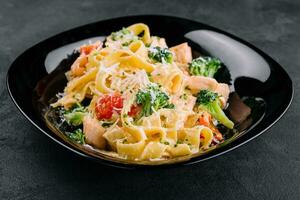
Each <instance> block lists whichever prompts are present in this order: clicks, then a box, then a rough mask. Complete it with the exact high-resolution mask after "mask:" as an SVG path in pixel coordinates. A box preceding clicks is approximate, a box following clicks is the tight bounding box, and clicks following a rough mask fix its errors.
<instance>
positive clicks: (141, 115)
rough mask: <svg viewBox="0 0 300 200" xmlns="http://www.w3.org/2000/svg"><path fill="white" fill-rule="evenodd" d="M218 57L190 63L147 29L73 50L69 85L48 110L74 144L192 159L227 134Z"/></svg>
mask: <svg viewBox="0 0 300 200" xmlns="http://www.w3.org/2000/svg"><path fill="white" fill-rule="evenodd" d="M221 63H222V62H221V61H220V60H219V59H218V58H213V57H209V56H202V55H201V56H200V57H194V58H193V55H192V49H191V47H190V46H189V45H188V43H182V44H178V45H176V46H173V47H168V46H167V43H166V40H165V39H164V38H161V37H157V36H151V34H150V30H149V27H148V26H147V25H145V24H142V23H138V24H133V25H131V26H129V27H127V28H122V29H121V30H119V31H116V32H113V33H111V35H109V36H108V37H106V39H105V41H103V42H101V41H98V42H95V43H92V44H86V45H83V46H81V47H80V48H79V56H78V57H77V59H76V60H75V62H74V63H73V64H72V65H71V67H70V70H69V71H68V72H66V77H67V80H68V83H67V85H66V87H65V88H64V91H63V92H62V93H59V94H57V97H58V98H57V99H56V101H55V102H53V103H52V104H51V107H52V108H53V109H58V110H59V113H60V117H61V120H62V123H64V124H67V126H68V127H69V131H66V132H65V135H67V136H68V138H70V139H71V140H72V141H74V142H76V143H79V144H82V145H88V146H91V147H93V148H94V149H98V150H102V151H104V152H108V153H110V155H115V156H118V157H120V158H123V159H128V160H150V161H152V160H161V159H170V158H175V157H180V156H186V155H192V154H195V153H198V152H201V151H205V150H207V149H209V148H210V147H213V146H216V145H218V144H220V143H222V142H223V141H224V137H223V134H222V133H221V131H220V127H225V128H227V129H233V127H234V123H233V122H232V121H231V120H230V119H229V118H228V117H227V116H226V115H225V113H224V111H223V110H224V109H225V108H226V106H227V104H228V103H227V100H228V96H229V93H230V90H229V86H228V85H227V84H225V83H219V82H217V81H216V79H214V75H215V74H216V73H217V72H218V70H219V69H220V68H221Z"/></svg>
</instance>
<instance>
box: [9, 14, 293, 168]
mask: <svg viewBox="0 0 300 200" xmlns="http://www.w3.org/2000/svg"><path fill="white" fill-rule="evenodd" d="M138 22H143V23H145V24H147V25H148V26H149V27H150V30H151V33H152V35H158V36H161V37H165V38H166V39H167V42H168V45H169V46H172V45H175V44H179V43H181V42H184V41H187V42H189V44H190V45H191V46H192V48H193V49H196V50H198V51H199V52H201V53H205V54H209V55H212V56H215V57H218V58H220V59H221V60H222V61H223V62H224V64H225V65H226V66H227V68H228V70H229V71H230V74H231V80H232V81H231V82H232V85H231V89H232V90H234V91H235V92H236V93H237V94H238V95H239V96H241V97H245V96H255V97H260V98H262V99H263V100H264V101H265V105H266V106H265V108H264V114H263V115H262V116H261V117H260V119H259V120H258V121H257V122H256V123H254V124H252V125H251V126H250V127H248V128H247V129H246V131H244V132H243V134H241V135H239V137H236V138H235V139H234V140H232V141H230V142H227V143H226V144H225V145H221V146H219V147H218V148H215V149H213V150H211V151H208V152H206V153H205V154H203V155H199V156H196V157H191V158H189V159H185V160H183V161H180V162H175V163H177V164H178V163H180V164H192V163H196V162H201V161H204V160H207V159H210V158H213V157H216V156H218V155H222V154H224V153H226V152H228V151H231V150H233V149H235V148H237V147H239V146H241V145H242V144H245V143H246V142H248V141H250V140H252V139H253V138H255V137H257V136H258V135H260V134H261V133H263V132H265V131H266V130H267V129H268V128H269V127H270V126H272V125H273V124H274V123H275V122H276V121H278V120H279V119H280V117H281V116H282V115H283V114H284V113H285V111H286V110H287V109H288V107H289V105H290V103H291V101H292V98H293V86H292V81H291V79H290V77H289V76H288V74H287V73H286V72H285V71H284V69H283V68H282V67H281V66H280V65H279V64H278V63H277V62H276V61H274V60H273V59H272V58H271V57H270V56H268V55H266V54H265V53H264V52H262V51H261V50H259V49H257V48H256V47H254V46H253V45H251V44H249V43H247V42H245V41H243V40H241V39H239V38H237V37H236V36H233V35H231V34H229V33H226V32H224V31H221V30H219V29H217V28H214V27H211V26H208V25H205V24H202V23H199V22H195V21H191V20H187V19H182V18H177V17H169V16H150V15H147V16H132V17H122V18H116V19H110V20H105V21H100V22H96V23H92V24H88V25H85V26H81V27H78V28H75V29H72V30H69V31H66V32H63V33H61V34H58V35H56V36H53V37H51V38H49V39H47V40H45V41H43V42H40V43H39V44H37V45H35V46H33V47H31V48H30V49H28V50H26V51H25V52H24V53H23V54H22V55H20V56H19V57H18V58H17V59H16V60H15V61H14V62H13V64H12V65H11V67H10V69H9V71H8V74H7V87H8V90H9V93H10V96H11V98H12V99H13V101H14V103H15V104H16V106H17V107H18V109H19V110H20V111H21V113H22V114H23V115H24V116H25V117H26V118H27V119H28V120H29V121H30V122H31V123H32V124H33V125H34V126H35V127H37V128H38V129H39V130H40V131H41V132H43V133H44V134H46V135H47V136H48V137H50V138H51V139H53V140H54V141H55V142H57V143H58V144H60V145H62V146H64V147H66V148H67V149H69V150H71V151H73V152H74V153H77V154H79V155H81V156H84V157H87V158H90V159H93V160H96V161H99V162H100V163H103V164H107V165H112V166H118V167H129V168H132V167H137V166H145V165H136V164H134V163H129V164H128V163H122V162H115V161H114V160H112V159H109V158H107V157H104V156H103V157H102V156H99V155H98V156H97V155H94V154H92V153H89V152H86V151H84V150H82V149H81V148H79V147H77V146H76V145H72V144H71V143H69V142H67V141H66V140H63V139H62V138H61V137H58V136H57V135H56V134H55V133H54V132H52V131H51V130H50V129H49V128H48V127H47V126H46V124H45V122H44V120H43V117H42V116H41V113H39V112H37V111H38V110H40V108H38V106H39V102H38V101H37V98H36V96H38V95H39V92H42V91H44V90H45V88H47V87H48V89H49V88H51V90H53V94H55V93H56V92H57V91H59V90H61V88H63V87H64V85H60V84H57V85H55V81H54V82H53V81H52V79H51V78H50V79H49V75H48V74H49V73H50V72H52V71H53V70H54V69H55V68H57V66H58V65H62V64H63V65H67V64H68V63H67V60H64V59H65V58H67V54H71V53H72V50H73V49H74V48H75V47H77V46H79V45H80V44H81V43H83V42H84V41H83V40H86V39H90V38H92V40H93V38H94V37H100V38H102V36H106V35H108V34H110V33H111V32H112V31H115V30H119V29H120V28H122V27H126V26H128V25H131V24H134V23H138ZM94 39H95V38H94ZM96 39H97V38H96ZM78 41H81V42H78ZM85 42H86V41H85ZM74 43H75V44H74ZM62 60H64V61H62ZM45 77H47V78H46V79H45ZM40 80H42V81H40ZM39 81H40V82H39ZM41 82H42V84H38V83H41ZM37 84H38V87H36V86H37ZM43 98H46V100H47V99H48V98H50V97H49V96H48V97H43ZM39 100H40V99H39ZM262 148H263V147H262ZM163 164H170V163H163ZM173 164H174V163H173ZM146 166H147V165H146ZM155 166H158V165H155ZM159 166H161V165H159Z"/></svg>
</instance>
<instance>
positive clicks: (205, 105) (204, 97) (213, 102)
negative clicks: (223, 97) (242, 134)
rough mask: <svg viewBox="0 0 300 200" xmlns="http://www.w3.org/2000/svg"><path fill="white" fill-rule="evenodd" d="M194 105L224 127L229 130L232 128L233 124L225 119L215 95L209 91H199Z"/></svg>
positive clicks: (217, 97)
mask: <svg viewBox="0 0 300 200" xmlns="http://www.w3.org/2000/svg"><path fill="white" fill-rule="evenodd" d="M196 104H197V105H198V108H199V109H201V110H205V111H207V112H209V113H210V114H211V115H212V116H213V117H214V118H215V119H216V120H218V121H219V122H220V123H221V124H223V125H224V126H226V127H228V128H230V129H232V128H233V126H234V124H233V122H232V121H231V120H230V119H228V118H227V116H226V115H225V113H224V112H223V110H222V108H221V106H220V104H221V102H220V99H219V96H218V94H217V93H214V92H211V91H209V90H201V91H200V92H199V93H198V94H197V100H196Z"/></svg>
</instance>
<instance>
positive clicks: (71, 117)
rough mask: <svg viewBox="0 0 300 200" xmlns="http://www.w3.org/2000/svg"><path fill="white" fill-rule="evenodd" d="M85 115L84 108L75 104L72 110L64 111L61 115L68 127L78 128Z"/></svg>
mask: <svg viewBox="0 0 300 200" xmlns="http://www.w3.org/2000/svg"><path fill="white" fill-rule="evenodd" d="M86 114H87V110H86V108H85V107H83V106H82V105H80V104H76V106H75V107H73V108H72V109H70V110H66V111H65V112H64V113H63V116H64V118H65V120H66V122H67V123H68V124H69V125H72V126H79V125H81V124H82V120H83V117H84V116H85V115H86Z"/></svg>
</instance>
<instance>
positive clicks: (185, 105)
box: [171, 95, 197, 111]
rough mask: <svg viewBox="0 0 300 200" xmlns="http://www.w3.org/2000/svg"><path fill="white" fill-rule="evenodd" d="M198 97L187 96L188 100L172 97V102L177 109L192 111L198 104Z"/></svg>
mask: <svg viewBox="0 0 300 200" xmlns="http://www.w3.org/2000/svg"><path fill="white" fill-rule="evenodd" d="M196 99H197V98H196V97H194V96H192V95H187V96H186V99H184V98H183V97H181V96H172V98H171V102H172V103H173V104H174V105H175V107H178V108H181V109H183V110H186V111H192V110H193V108H194V106H195V104H196Z"/></svg>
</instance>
